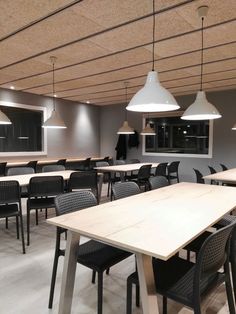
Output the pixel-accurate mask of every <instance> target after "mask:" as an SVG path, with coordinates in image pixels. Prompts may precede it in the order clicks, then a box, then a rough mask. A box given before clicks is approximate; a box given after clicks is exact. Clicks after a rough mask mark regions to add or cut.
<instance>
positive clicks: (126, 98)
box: [124, 82, 128, 121]
mask: <svg viewBox="0 0 236 314" xmlns="http://www.w3.org/2000/svg"><path fill="white" fill-rule="evenodd" d="M124 85H125V103H126V106H128V97H127V88H128V82H124ZM127 111H128V110H125V121H128V120H127Z"/></svg>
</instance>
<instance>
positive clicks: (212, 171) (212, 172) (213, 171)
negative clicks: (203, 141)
mask: <svg viewBox="0 0 236 314" xmlns="http://www.w3.org/2000/svg"><path fill="white" fill-rule="evenodd" d="M208 168H209V170H210V173H211V174H214V173H216V172H217V171H216V170H215V169H214V168H213V167H211V166H208Z"/></svg>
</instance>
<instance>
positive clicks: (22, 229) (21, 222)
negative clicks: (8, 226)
mask: <svg viewBox="0 0 236 314" xmlns="http://www.w3.org/2000/svg"><path fill="white" fill-rule="evenodd" d="M20 229H21V241H22V252H23V254H25V237H24V226H23V218H22V214H20Z"/></svg>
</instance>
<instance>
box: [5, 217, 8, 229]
mask: <svg viewBox="0 0 236 314" xmlns="http://www.w3.org/2000/svg"><path fill="white" fill-rule="evenodd" d="M5 224H6V229H8V217H7V218H6V219H5Z"/></svg>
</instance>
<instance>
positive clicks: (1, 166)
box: [0, 162, 7, 176]
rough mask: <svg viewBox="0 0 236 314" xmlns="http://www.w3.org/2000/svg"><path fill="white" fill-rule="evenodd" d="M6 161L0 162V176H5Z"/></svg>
mask: <svg viewBox="0 0 236 314" xmlns="http://www.w3.org/2000/svg"><path fill="white" fill-rule="evenodd" d="M6 166H7V163H6V162H0V176H5V174H6Z"/></svg>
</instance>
